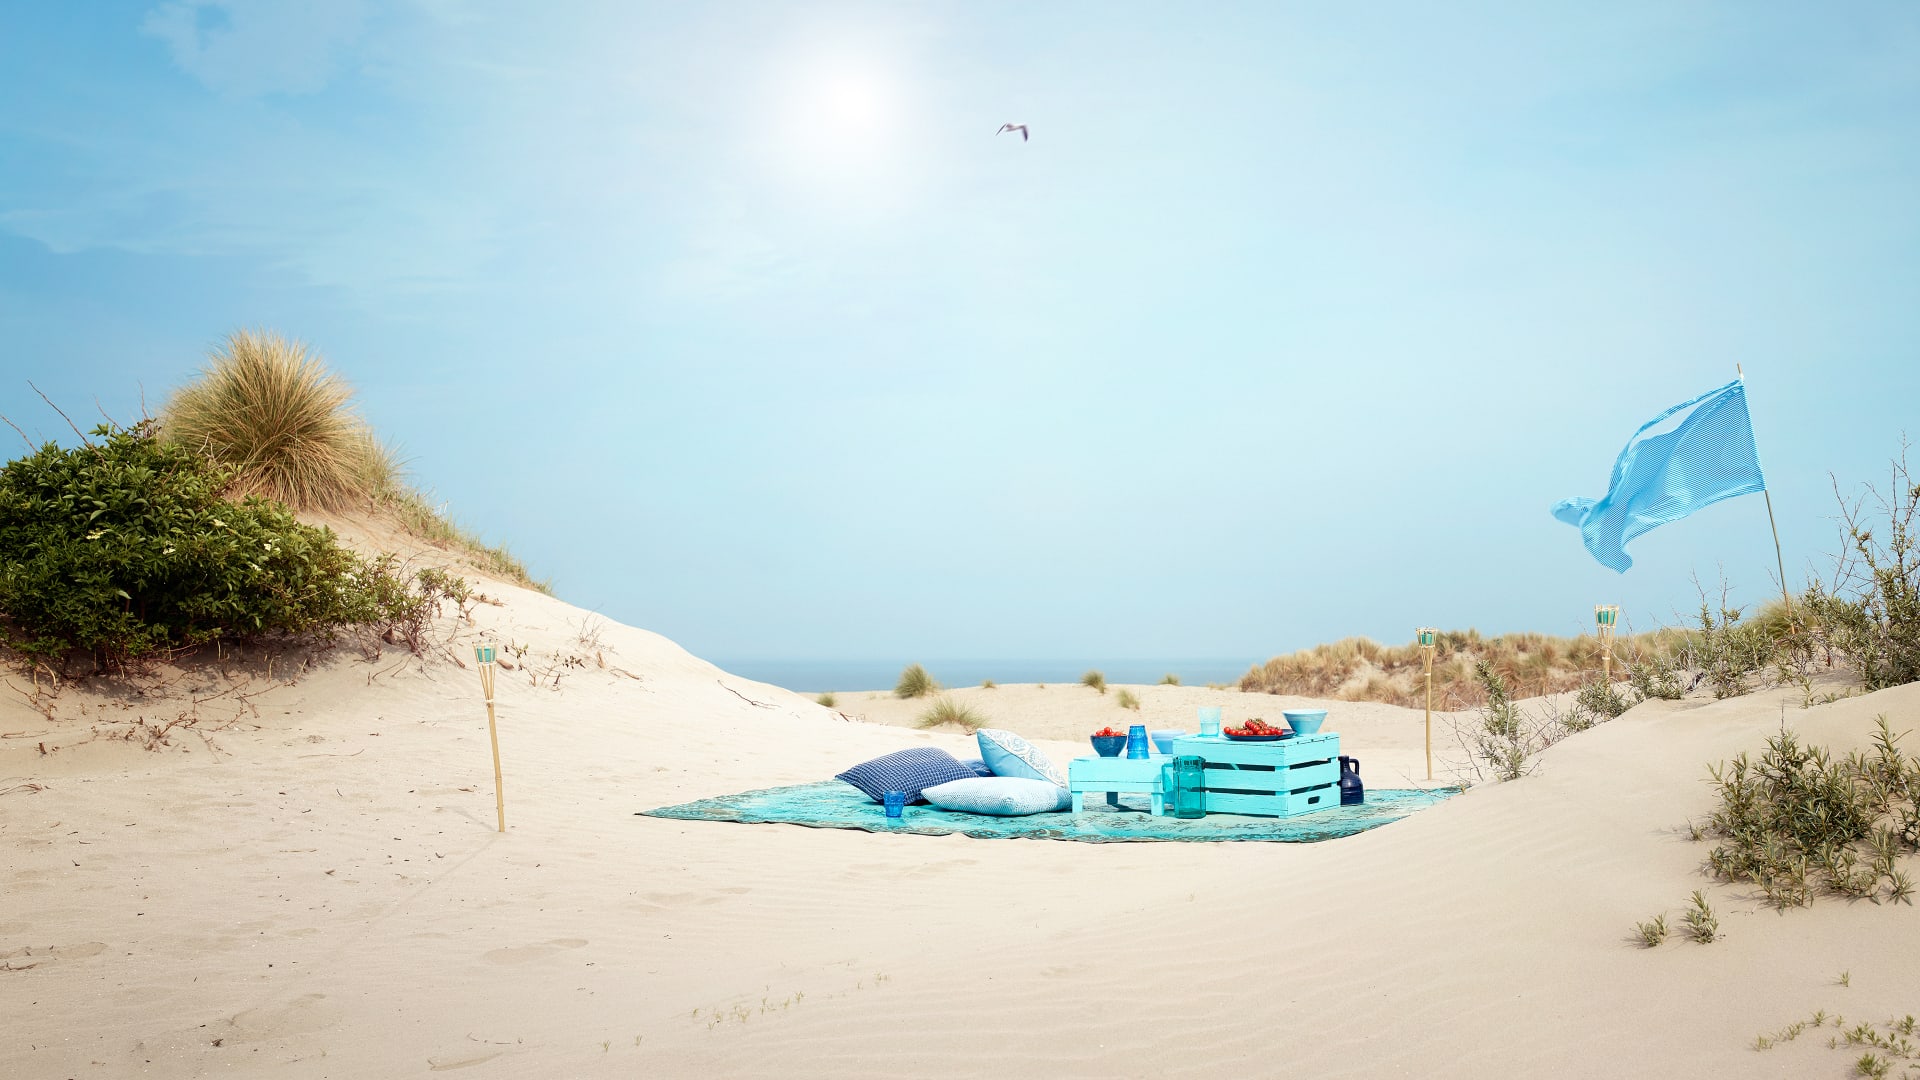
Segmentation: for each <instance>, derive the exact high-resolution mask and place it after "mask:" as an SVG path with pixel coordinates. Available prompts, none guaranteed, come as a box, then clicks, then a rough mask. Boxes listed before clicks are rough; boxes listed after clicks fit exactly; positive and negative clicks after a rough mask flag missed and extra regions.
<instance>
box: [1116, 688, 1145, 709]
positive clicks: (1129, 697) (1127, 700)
mask: <svg viewBox="0 0 1920 1080" xmlns="http://www.w3.org/2000/svg"><path fill="white" fill-rule="evenodd" d="M1113 703H1114V704H1115V705H1118V706H1120V707H1121V708H1123V709H1132V710H1134V711H1135V712H1138V711H1140V699H1139V698H1137V697H1134V696H1133V691H1131V690H1127V689H1124V688H1123V689H1122V690H1121V691H1120V692H1119V693H1117V694H1115V695H1114V696H1113Z"/></svg>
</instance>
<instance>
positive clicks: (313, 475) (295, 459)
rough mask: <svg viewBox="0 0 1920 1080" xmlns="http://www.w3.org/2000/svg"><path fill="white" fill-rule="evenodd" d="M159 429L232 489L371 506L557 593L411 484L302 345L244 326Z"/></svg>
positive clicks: (165, 413)
mask: <svg viewBox="0 0 1920 1080" xmlns="http://www.w3.org/2000/svg"><path fill="white" fill-rule="evenodd" d="M160 427H161V432H162V434H163V435H164V437H165V438H167V439H168V440H170V441H172V442H177V443H180V444H182V445H185V446H188V447H191V448H193V449H195V450H197V451H199V452H201V453H203V454H205V455H206V456H208V457H209V458H211V459H213V460H214V461H216V462H218V463H220V464H221V465H224V466H226V467H228V468H230V469H232V470H233V471H234V478H233V481H232V483H231V485H230V486H229V488H228V491H227V494H228V495H229V496H247V495H259V496H262V497H265V498H269V499H273V500H275V501H277V502H281V503H285V504H286V505H287V506H290V507H292V508H294V509H296V510H307V511H321V512H326V513H352V512H359V513H368V514H373V515H376V516H380V517H384V518H386V519H387V520H389V521H391V522H393V523H394V524H395V525H397V526H399V527H400V528H401V529H402V530H404V531H406V532H407V533H408V534H410V535H412V536H415V537H418V538H419V539H422V540H426V541H427V542H429V543H433V544H438V545H441V546H443V547H447V548H451V549H455V550H459V551H461V552H463V553H465V554H466V555H468V556H469V557H471V558H472V560H473V563H474V565H475V566H476V567H477V568H478V569H480V570H481V571H482V572H484V573H487V574H491V575H493V576H495V577H499V578H503V579H505V580H507V581H512V582H514V583H516V584H520V585H525V586H527V587H528V588H532V589H537V590H539V591H541V592H544V593H549V594H551V593H552V591H553V590H552V587H551V585H550V583H548V582H545V581H537V580H535V579H534V578H533V576H532V575H531V574H529V573H528V572H527V568H526V565H525V564H524V563H522V562H521V561H520V560H519V559H518V558H515V557H514V555H513V553H512V552H510V551H508V550H507V549H506V548H505V547H504V546H501V545H497V544H488V543H486V542H484V541H483V540H481V539H480V537H479V536H478V535H476V534H475V533H473V532H471V531H470V530H468V529H465V528H463V527H462V526H460V525H459V524H458V523H456V522H455V521H454V520H453V519H452V518H451V517H450V516H448V514H447V513H446V511H445V508H444V507H441V508H436V507H435V506H434V505H433V504H432V503H431V502H430V501H429V499H428V497H427V496H426V495H425V494H423V493H421V492H420V491H418V490H415V489H414V488H412V487H411V486H409V485H408V484H407V483H406V481H405V478H404V470H403V469H402V467H401V465H400V463H399V461H398V459H397V458H396V457H395V455H394V454H393V452H392V451H391V450H390V449H389V448H388V447H387V446H386V445H384V444H383V443H381V441H380V439H379V438H378V437H377V436H376V435H375V434H374V432H373V430H372V428H370V427H369V426H368V425H367V423H366V422H365V421H364V420H363V419H361V417H360V415H359V414H358V413H357V412H355V411H354V408H353V388H352V387H351V386H349V385H348V384H347V382H346V381H345V380H344V379H342V378H340V377H339V376H338V375H335V374H333V373H332V372H330V371H328V370H327V366H326V363H325V361H324V360H322V359H321V357H320V355H319V354H318V353H316V352H314V351H312V350H311V349H310V348H308V346H306V345H305V344H303V343H301V342H298V341H290V340H288V339H286V338H283V337H281V336H280V335H278V334H274V333H270V332H267V331H254V330H238V331H235V332H234V333H232V334H230V335H228V337H227V340H226V341H225V342H223V343H222V344H221V345H220V346H219V347H217V348H215V349H214V350H213V351H212V353H211V354H210V355H209V357H208V362H207V365H206V367H205V368H204V369H202V371H201V373H200V376H199V378H198V379H196V380H195V381H193V382H191V383H189V384H187V385H186V386H184V387H181V388H180V389H179V390H178V391H176V392H175V393H174V394H173V396H172V397H171V398H170V399H169V400H168V401H167V404H166V405H165V407H164V408H163V409H162V410H161V415H160Z"/></svg>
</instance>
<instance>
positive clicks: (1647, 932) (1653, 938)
mask: <svg viewBox="0 0 1920 1080" xmlns="http://www.w3.org/2000/svg"><path fill="white" fill-rule="evenodd" d="M1633 929H1634V933H1636V934H1638V935H1640V944H1641V945H1644V946H1646V947H1647V948H1649V949H1651V948H1653V947H1654V946H1656V945H1659V944H1660V943H1661V942H1663V941H1665V940H1667V917H1666V916H1665V915H1664V914H1663V915H1655V916H1654V917H1653V918H1651V919H1648V920H1647V921H1646V922H1643V923H1636V924H1634V927H1633Z"/></svg>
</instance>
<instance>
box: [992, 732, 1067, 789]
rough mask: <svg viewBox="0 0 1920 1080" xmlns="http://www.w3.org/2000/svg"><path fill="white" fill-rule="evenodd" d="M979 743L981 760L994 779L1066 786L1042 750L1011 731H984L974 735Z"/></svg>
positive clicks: (1057, 770) (1063, 778)
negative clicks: (1024, 780) (1017, 778)
mask: <svg viewBox="0 0 1920 1080" xmlns="http://www.w3.org/2000/svg"><path fill="white" fill-rule="evenodd" d="M973 734H974V738H975V740H977V741H978V742H979V743H980V758H981V760H982V761H985V762H986V763H987V768H989V769H992V770H993V775H995V776H1018V777H1024V778H1026V779H1028V780H1046V781H1049V782H1051V783H1055V784H1058V785H1060V786H1061V787H1066V786H1067V778H1066V777H1064V776H1062V775H1060V770H1059V769H1058V768H1055V767H1054V764H1053V762H1051V761H1049V760H1047V755H1045V754H1043V753H1041V752H1040V748H1039V747H1037V746H1035V745H1033V744H1032V743H1030V742H1028V741H1027V740H1025V739H1023V738H1021V737H1020V736H1018V735H1015V734H1014V733H1013V732H1011V731H1002V730H1000V729H999V728H981V729H980V730H979V731H976V732H974V733H973Z"/></svg>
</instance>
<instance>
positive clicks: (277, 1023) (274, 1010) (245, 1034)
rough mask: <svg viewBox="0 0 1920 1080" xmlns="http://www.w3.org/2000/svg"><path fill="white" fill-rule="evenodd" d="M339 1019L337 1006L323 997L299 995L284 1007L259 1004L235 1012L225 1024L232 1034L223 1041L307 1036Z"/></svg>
mask: <svg viewBox="0 0 1920 1080" xmlns="http://www.w3.org/2000/svg"><path fill="white" fill-rule="evenodd" d="M340 1016H341V1011H340V1007H339V1006H337V1005H334V1004H333V1003H331V1002H329V1001H328V1000H327V995H325V994H301V995H300V996H299V997H297V998H294V999H293V1000H292V1001H289V1002H287V1003H286V1004H285V1005H262V1006H260V1007H259V1008H257V1009H248V1010H246V1011H245V1012H239V1013H235V1014H234V1016H233V1019H231V1020H229V1021H227V1023H228V1024H229V1025H230V1026H231V1028H232V1031H233V1033H232V1034H231V1035H228V1036H226V1041H227V1042H229V1043H246V1042H255V1041H258V1040H262V1039H279V1038H284V1037H286V1036H288V1035H308V1034H311V1033H313V1032H316V1031H325V1030H326V1029H328V1028H330V1027H332V1026H333V1025H335V1024H337V1023H339V1022H340Z"/></svg>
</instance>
